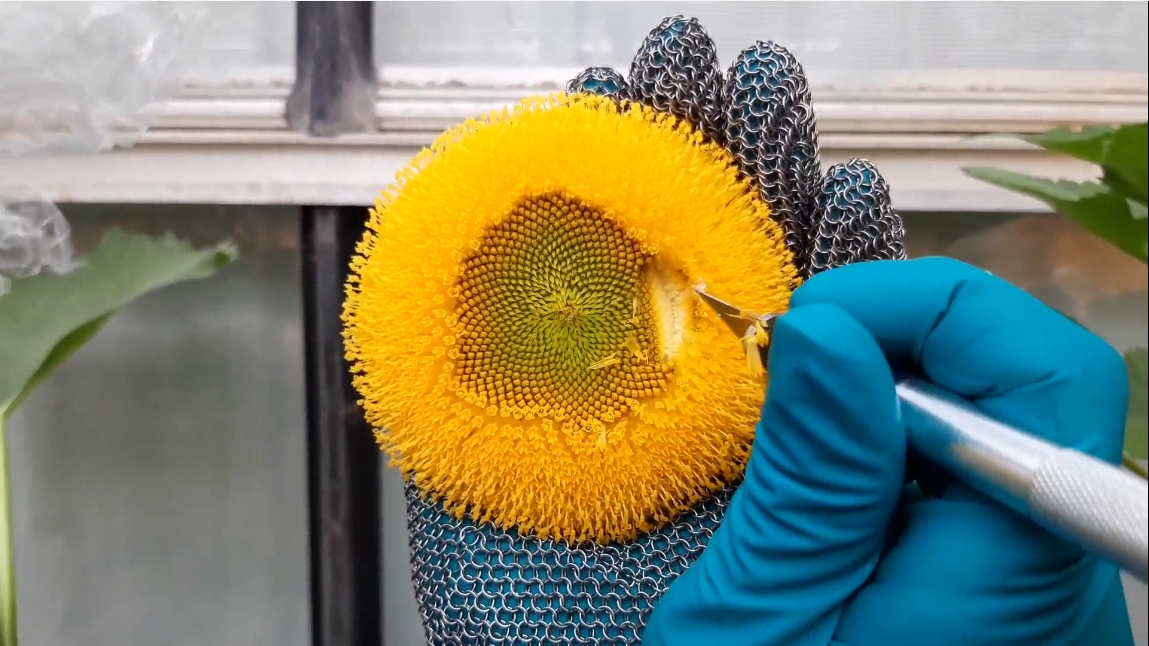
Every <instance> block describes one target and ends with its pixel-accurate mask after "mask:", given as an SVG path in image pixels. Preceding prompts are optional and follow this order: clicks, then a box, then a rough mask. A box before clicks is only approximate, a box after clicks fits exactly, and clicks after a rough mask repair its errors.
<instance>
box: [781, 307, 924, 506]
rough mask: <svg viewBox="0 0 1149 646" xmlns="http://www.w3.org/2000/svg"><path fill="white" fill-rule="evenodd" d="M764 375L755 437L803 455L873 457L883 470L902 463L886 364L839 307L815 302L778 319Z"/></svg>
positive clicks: (899, 430) (875, 346) (900, 438)
mask: <svg viewBox="0 0 1149 646" xmlns="http://www.w3.org/2000/svg"><path fill="white" fill-rule="evenodd" d="M769 375H770V385H769V388H768V390H767V396H766V402H765V404H764V406H763V416H762V423H761V425H760V429H761V430H762V431H766V435H767V437H762V436H761V435H760V436H759V437H758V441H759V442H766V443H768V444H775V443H784V444H785V445H786V446H787V447H788V448H789V450H788V451H787V452H786V454H790V453H791V452H792V451H796V450H798V449H799V447H802V448H803V451H802V452H803V453H806V452H809V453H810V454H809V455H805V456H804V458H803V459H806V460H848V461H856V460H858V459H865V460H873V461H874V464H873V467H874V468H879V469H881V470H882V472H883V473H884V472H885V470H887V469H888V467H889V466H890V465H891V464H892V465H899V466H900V465H903V464H904V460H905V436H904V431H903V429H902V426H901V422H900V417H899V413H898V406H897V401H896V397H895V394H894V379H893V375H892V373H891V370H890V367H889V364H888V363H887V362H886V358H885V356H884V355H883V354H882V351H881V349H880V348H879V347H878V344H877V343H876V342H875V341H874V339H873V337H871V336H870V334H869V332H867V331H866V329H865V328H863V327H862V325H861V324H860V323H858V322H857V321H856V320H855V319H854V318H853V317H851V316H850V314H848V313H847V312H845V311H844V310H842V309H840V308H838V307H835V306H833V305H826V304H814V305H806V306H800V307H797V308H794V309H792V310H791V311H790V312H788V313H787V314H786V315H785V316H783V317H781V318H780V319H779V320H778V323H777V325H776V327H775V330H774V335H773V339H772V349H771V356H770V363H769ZM777 428H801V429H804V430H805V432H803V433H801V434H788V435H787V436H786V437H779V435H778V433H776V432H774V431H773V430H772V429H777ZM792 466H793V467H794V468H798V466H799V465H797V464H794V465H792ZM837 466H840V467H843V468H845V467H848V466H851V465H848V464H839V465H837ZM852 466H853V467H862V465H861V464H853V465H852ZM895 484H896V486H897V487H900V486H901V484H902V483H901V482H897V483H892V484H891V486H895Z"/></svg>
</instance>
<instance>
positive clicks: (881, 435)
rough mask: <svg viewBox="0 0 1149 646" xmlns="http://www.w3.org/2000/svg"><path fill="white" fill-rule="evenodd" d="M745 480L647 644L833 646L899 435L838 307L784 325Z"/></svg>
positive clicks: (882, 501)
mask: <svg viewBox="0 0 1149 646" xmlns="http://www.w3.org/2000/svg"><path fill="white" fill-rule="evenodd" d="M772 343H773V348H774V349H773V350H772V351H771V355H770V365H769V373H770V385H769V389H768V391H767V395H766V403H765V406H764V407H763V411H762V420H761V422H760V424H759V426H758V433H757V437H756V439H755V443H754V448H753V451H752V453H751V457H750V463H749V465H748V467H747V471H746V478H745V481H744V482H743V484H742V485H741V486H740V487H739V489H738V491H737V492H736V493H735V495H734V499H733V500H732V501H731V503H730V507H729V508H728V509H727V512H726V516H725V518H724V519H723V521H722V525H721V526H720V527H719V528H718V530H717V531H716V532H715V533H714V536H713V537H712V538H711V539H710V543H709V544H708V546H707V548H706V550H705V551H704V552H703V553H702V556H701V557H700V558H699V560H698V561H697V562H696V563H695V564H694V565H693V566H691V567H690V569H688V570H687V571H686V572H685V573H684V574H683V575H682V576H681V577H679V578H678V579H677V580H676V581H675V582H674V583H673V584H671V586H670V589H669V590H668V592H667V593H666V595H665V596H663V598H662V599H661V600H660V601H659V603H658V605H656V606H655V610H654V613H653V615H652V616H651V621H650V624H649V628H648V629H647V631H646V633H645V634H644V636H643V644H684V645H685V644H690V645H694V644H738V645H739V646H753V645H754V644H771V645H772V644H793V645H798V646H801V645H819V646H824V645H825V644H827V643H828V642H829V640H830V638H831V635H832V634H833V631H834V627H835V624H836V622H837V617H838V614H839V608H840V607H841V605H842V604H843V603H845V602H846V600H847V599H849V597H850V596H851V595H852V594H854V592H855V591H856V590H857V589H858V588H859V587H860V586H861V585H862V584H863V583H864V582H865V580H866V578H867V577H868V576H869V573H870V572H871V571H872V569H873V568H874V565H875V564H876V562H877V561H878V558H879V555H880V552H881V549H882V545H883V543H884V536H885V531H886V527H887V525H888V523H889V519H890V517H891V515H892V513H893V510H894V507H895V505H896V503H897V500H898V495H899V492H900V491H901V488H902V483H903V470H904V465H905V434H904V432H903V428H902V425H901V422H900V421H899V419H898V412H897V404H896V399H895V394H894V382H893V377H892V375H891V373H890V369H889V366H888V365H887V363H886V361H885V359H884V357H883V356H882V353H881V350H880V349H879V348H878V345H877V344H876V343H875V342H874V340H873V338H871V337H870V335H869V334H868V333H867V332H866V331H865V330H864V329H863V328H862V327H861V325H859V324H858V323H857V322H856V321H854V320H853V319H852V318H851V317H850V316H849V315H848V314H846V313H845V312H844V311H842V310H841V309H838V308H836V307H824V306H818V305H815V306H810V307H799V308H795V309H792V310H790V312H788V313H787V314H786V315H784V316H783V317H781V318H780V319H778V323H777V327H776V328H775V330H774V335H773V340H772Z"/></svg>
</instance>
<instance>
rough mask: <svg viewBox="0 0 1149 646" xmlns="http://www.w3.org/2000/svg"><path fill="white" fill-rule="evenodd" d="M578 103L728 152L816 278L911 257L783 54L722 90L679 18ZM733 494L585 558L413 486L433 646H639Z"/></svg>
mask: <svg viewBox="0 0 1149 646" xmlns="http://www.w3.org/2000/svg"><path fill="white" fill-rule="evenodd" d="M567 89H568V91H569V92H583V93H593V94H599V95H605V96H609V97H613V98H615V99H617V100H620V101H621V100H625V101H630V102H636V103H640V104H643V105H645V106H648V107H650V108H652V109H654V110H655V111H658V112H665V113H670V114H673V115H675V116H676V117H678V118H681V119H684V120H686V121H689V122H690V123H691V124H693V125H694V126H696V127H698V128H699V129H700V130H701V132H702V133H704V135H705V136H706V138H707V139H708V140H710V141H712V142H714V143H718V144H720V145H723V146H724V147H725V148H726V149H727V151H729V152H730V153H731V155H732V157H733V158H734V160H735V162H736V163H737V165H738V168H739V170H740V171H741V173H742V175H743V176H744V177H746V178H747V179H748V180H749V181H750V182H752V183H753V184H754V185H755V186H757V187H758V189H759V192H760V194H761V196H762V198H763V199H764V200H765V201H766V202H767V203H768V204H769V206H770V211H771V216H772V217H773V218H774V219H775V220H777V221H778V222H779V223H780V224H781V225H782V226H783V228H784V230H785V235H786V241H787V243H788V244H789V247H790V249H791V251H792V252H793V255H794V262H795V264H796V266H797V269H798V273H799V274H800V275H801V276H802V277H803V278H805V277H807V276H810V275H813V274H816V273H818V272H820V271H823V270H826V269H830V268H833V267H837V266H841V265H843V264H846V263H851V262H863V261H867V260H878V259H900V258H904V257H905V250H904V247H903V244H902V237H903V229H902V222H901V219H900V218H899V217H898V216H897V214H896V213H895V212H894V209H893V207H892V205H891V202H890V196H889V186H888V185H887V183H886V181H885V180H884V179H883V178H882V176H881V175H880V173H879V172H878V171H877V169H876V168H874V166H873V165H871V164H870V163H869V162H866V161H863V160H853V161H851V162H849V163H847V164H835V165H833V166H830V167H829V168H828V169H826V171H825V172H823V169H822V167H821V164H820V162H819V159H818V143H817V142H818V133H817V124H816V122H815V119H814V114H813V110H812V108H811V105H810V90H809V86H808V84H807V82H806V76H805V73H804V72H803V70H802V66H801V65H800V64H799V62H798V60H797V59H796V58H795V57H794V56H793V55H792V54H791V53H790V52H789V51H787V50H786V49H785V48H784V47H782V46H780V45H778V44H777V43H773V42H758V43H756V44H753V45H750V46H749V47H747V48H745V49H744V50H742V51H741V52H740V53H739V54H738V56H737V57H736V58H735V60H734V64H733V65H731V66H730V68H729V69H728V70H727V71H726V73H725V74H724V73H723V71H722V69H721V68H720V67H719V63H718V58H717V53H716V49H715V45H714V42H713V41H712V40H711V38H710V37H709V36H708V35H707V34H706V31H705V30H704V29H703V28H702V25H701V24H699V22H698V21H697V20H695V19H687V18H684V17H682V16H674V17H670V18H666V19H664V20H662V21H661V22H660V23H659V24H658V25H657V26H656V27H655V28H654V29H652V30H651V31H650V33H649V34H648V35H647V36H646V38H645V39H644V40H643V42H642V44H641V45H640V46H639V48H638V51H637V53H636V54H635V56H634V59H633V62H632V63H631V66H630V70H629V74H628V75H627V76H626V77H625V78H624V77H623V75H621V74H619V73H618V72H616V71H615V70H612V69H609V68H605V67H592V68H589V69H587V70H585V71H584V72H582V73H581V74H579V75H578V76H577V77H576V78H575V79H574V80H572V81H571V83H570V84H569V85H568V88H567ZM734 489H735V485H734V484H731V485H730V486H727V487H725V488H723V489H721V490H719V491H716V492H715V493H714V495H713V496H712V497H710V498H707V499H705V500H703V501H702V502H700V503H699V504H697V505H696V506H695V507H694V508H693V509H692V510H690V511H689V512H687V513H685V514H683V515H681V516H680V517H678V518H676V519H675V520H674V521H673V522H671V523H669V524H666V525H664V526H662V527H660V528H659V529H657V530H656V531H653V532H650V533H647V534H643V535H641V536H639V537H638V538H637V539H636V540H634V541H632V542H629V543H618V544H610V545H594V546H587V547H579V548H572V547H569V546H567V545H565V544H563V543H557V542H555V541H551V540H537V539H535V538H532V537H530V536H525V535H522V534H518V533H514V532H507V531H503V530H501V529H498V528H497V527H495V526H493V525H492V524H490V523H475V522H472V521H471V520H470V519H457V518H454V517H453V516H452V515H451V514H449V513H448V512H447V511H446V510H444V509H443V507H442V505H438V504H433V503H431V502H429V501H428V500H426V499H425V498H424V497H423V496H422V495H421V494H420V491H419V489H418V487H416V486H414V484H412V483H410V482H409V483H408V484H407V487H406V489H405V494H406V503H407V518H408V531H409V534H410V539H411V558H412V566H413V567H412V569H413V582H414V584H415V589H416V597H417V599H418V603H419V611H420V614H421V616H422V620H423V624H424V627H425V628H426V631H427V637H428V641H429V642H430V643H431V644H435V645H440V644H444V645H446V644H451V645H456V644H458V645H463V644H467V645H469V644H540V643H542V644H577V645H578V646H590V645H594V644H602V645H604V646H605V645H610V646H623V645H632V644H637V643H638V634H639V632H640V631H641V630H642V628H643V626H644V625H645V624H646V621H647V618H648V617H649V616H650V612H651V607H652V605H653V604H654V603H655V602H656V600H657V599H658V598H659V597H660V596H661V595H662V593H663V591H664V590H665V589H666V588H667V586H668V585H669V584H670V582H671V581H673V580H674V579H675V578H676V577H678V576H679V575H680V573H682V572H683V571H686V570H687V568H689V567H690V566H691V564H692V563H694V562H695V559H696V558H697V557H698V555H699V554H701V553H703V552H704V550H705V549H706V545H707V541H708V540H709V539H710V536H711V534H712V532H713V531H714V528H715V527H717V526H718V525H719V523H721V522H722V519H723V515H724V514H725V512H726V509H727V507H728V505H729V503H730V499H731V495H732V494H733V491H734ZM685 643H688V644H691V646H694V645H695V644H698V645H699V646H708V645H709V644H710V643H711V641H709V637H707V636H705V635H704V636H703V637H702V638H701V639H699V640H697V641H690V640H687V641H686V642H685ZM734 643H736V644H738V642H737V641H735V642H734ZM769 643H782V644H785V643H786V642H785V641H782V642H769ZM738 646H741V644H738ZM883 646H898V644H896V643H894V644H889V645H883Z"/></svg>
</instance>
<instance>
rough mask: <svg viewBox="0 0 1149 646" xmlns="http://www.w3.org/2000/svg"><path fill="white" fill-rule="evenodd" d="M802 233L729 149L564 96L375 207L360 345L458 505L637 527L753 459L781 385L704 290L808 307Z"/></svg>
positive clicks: (384, 420) (646, 114) (496, 119)
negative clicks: (797, 249) (764, 376)
mask: <svg viewBox="0 0 1149 646" xmlns="http://www.w3.org/2000/svg"><path fill="white" fill-rule="evenodd" d="M796 279H797V272H796V269H795V267H794V263H793V260H792V255H791V252H790V251H789V249H788V248H787V246H786V240H785V231H784V230H783V228H782V227H781V226H780V225H778V224H777V223H776V222H775V221H774V220H773V219H771V217H770V212H769V209H768V207H767V205H766V202H765V201H764V200H763V199H762V198H761V197H760V195H759V191H758V189H757V187H756V186H755V185H754V184H753V183H752V182H751V181H749V180H748V179H747V178H745V177H744V176H743V175H742V174H741V173H740V171H739V169H738V166H737V165H736V163H735V159H734V158H733V157H732V156H731V155H730V154H729V153H728V152H727V151H726V149H725V148H723V147H721V146H719V145H717V144H715V143H713V142H711V141H710V140H709V139H708V138H707V137H704V136H703V134H702V133H701V132H699V131H697V130H696V129H695V128H694V127H692V126H691V125H690V123H689V122H688V121H685V120H680V119H679V118H676V117H674V116H672V115H669V114H666V113H660V112H656V111H654V110H652V109H650V108H648V107H645V106H643V105H641V104H637V103H629V102H625V101H624V102H617V101H613V100H611V99H610V98H605V97H597V96H586V95H572V94H556V95H552V96H546V97H535V98H530V99H527V100H525V101H523V102H522V103H520V104H518V105H517V106H515V107H514V108H512V109H509V110H505V111H501V112H498V113H492V114H488V115H486V116H484V117H482V118H479V119H475V120H471V121H468V122H467V123H465V124H463V125H462V126H460V127H458V128H456V129H454V130H452V131H449V132H447V133H445V134H444V135H443V136H441V137H440V138H439V139H438V140H437V141H436V143H435V144H434V145H433V146H432V147H431V148H430V149H429V150H427V151H425V152H424V153H422V154H421V155H419V156H418V157H417V158H416V159H415V160H414V162H413V163H412V164H411V165H410V166H409V167H408V168H407V169H406V170H405V171H403V172H402V173H400V175H399V177H398V181H397V183H396V184H395V185H394V186H392V187H391V188H390V189H388V190H387V191H386V192H385V194H384V197H383V199H381V200H380V201H379V202H378V203H377V205H376V208H375V209H374V210H373V211H372V215H371V220H370V222H369V224H368V233H367V234H366V235H365V237H364V239H363V240H362V242H361V243H360V245H359V247H358V255H357V257H356V258H355V260H354V261H353V265H352V277H351V279H350V282H349V285H348V289H347V300H346V303H345V310H344V320H345V322H346V332H345V337H346V347H347V355H348V358H349V359H350V360H351V362H352V363H353V370H354V373H355V386H356V388H357V389H358V390H359V392H360V393H361V395H362V397H363V402H362V403H363V407H364V409H365V411H366V414H367V417H368V421H369V422H370V423H371V424H372V425H373V426H374V427H375V428H377V429H379V430H378V431H377V439H378V441H379V443H380V444H381V445H382V447H383V448H384V449H385V450H386V451H387V452H388V453H389V454H390V455H391V457H392V458H393V460H394V462H395V463H396V464H397V465H398V466H399V468H400V469H401V470H402V471H403V472H404V473H405V474H406V475H407V476H408V477H409V478H411V479H412V482H413V483H414V485H415V486H416V487H417V488H418V489H419V491H421V492H422V493H423V495H425V496H427V497H429V498H431V499H434V500H436V501H440V502H441V504H443V505H444V507H445V508H446V509H447V510H449V511H450V512H451V513H452V514H454V515H456V516H457V517H464V516H469V517H470V518H472V519H474V520H476V521H479V522H487V521H490V522H493V523H494V524H495V525H496V526H498V527H500V528H502V529H504V530H516V531H518V532H520V533H524V534H528V535H532V536H535V537H538V538H544V539H545V538H553V539H561V540H564V541H567V542H571V543H579V542H588V541H589V542H597V543H609V542H612V541H627V540H630V539H633V538H634V537H636V536H637V535H639V534H643V533H647V532H650V531H652V530H654V529H656V528H658V527H661V526H663V525H665V524H666V523H668V522H670V521H671V520H672V519H674V518H676V517H677V516H679V515H680V514H681V513H683V512H685V511H686V510H688V509H690V508H691V507H693V506H694V505H696V504H697V503H698V502H699V501H700V500H702V499H703V498H705V497H706V496H708V495H709V494H712V493H714V492H716V491H718V490H719V489H722V488H723V487H725V486H727V485H729V484H731V483H732V482H734V481H736V480H737V479H738V478H739V476H740V474H741V472H742V469H743V467H744V465H745V462H746V459H747V457H748V454H749V446H750V443H751V440H752V438H753V432H754V425H755V422H756V419H757V415H758V409H759V407H760V406H761V403H762V399H763V388H762V382H761V380H760V379H759V378H757V377H756V375H755V374H754V371H753V370H752V369H751V367H748V366H747V365H746V361H745V359H744V354H743V349H742V347H741V344H740V343H739V342H738V340H737V339H735V338H733V337H730V336H728V333H727V332H726V331H725V328H723V327H722V325H721V324H720V323H719V322H718V321H717V319H716V317H715V316H714V315H713V314H711V313H710V312H709V310H708V309H706V308H705V307H704V306H703V304H702V303H701V302H699V301H698V299H697V297H696V296H695V295H694V294H693V291H692V289H691V286H692V285H693V284H695V283H697V282H699V281H705V282H706V284H707V285H708V288H710V289H711V290H713V291H714V292H715V293H719V294H722V295H723V296H724V297H725V298H729V299H732V300H736V301H737V302H744V303H753V304H755V306H757V307H760V308H761V309H762V310H763V311H769V312H780V311H784V310H785V309H786V307H787V304H788V301H789V295H790V290H791V287H792V285H793V284H794V283H795V282H796Z"/></svg>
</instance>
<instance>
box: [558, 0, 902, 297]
mask: <svg viewBox="0 0 1149 646" xmlns="http://www.w3.org/2000/svg"><path fill="white" fill-rule="evenodd" d="M567 91H568V92H588V93H593V94H599V95H605V96H610V97H614V98H617V99H618V100H620V101H622V100H628V101H637V102H639V103H643V104H645V105H648V106H650V107H652V108H654V109H655V110H659V111H662V112H668V113H670V114H673V115H675V116H677V117H679V118H682V119H686V120H688V121H690V122H691V123H693V124H695V125H696V126H698V127H699V128H700V129H701V130H702V132H703V133H705V134H706V136H707V137H709V138H710V139H711V140H713V141H715V142H719V143H722V144H723V145H725V146H726V148H727V150H729V151H730V152H731V154H732V155H733V156H734V157H735V158H736V159H737V160H738V161H739V162H740V166H741V168H742V171H743V172H744V173H745V174H746V175H747V176H748V177H750V178H751V179H752V180H753V181H754V182H755V183H757V185H758V186H759V189H760V191H761V193H762V197H763V199H764V200H765V201H766V202H767V204H769V205H770V208H771V210H772V212H773V215H774V218H775V219H776V220H777V221H778V222H780V223H781V224H782V225H783V226H784V227H785V228H786V234H787V242H788V243H789V245H790V248H791V250H792V251H793V253H794V256H795V259H796V261H797V263H798V267H799V269H800V273H801V274H802V275H803V276H805V277H809V276H812V275H813V274H816V273H818V272H820V271H824V270H826V269H832V268H834V267H838V266H841V265H845V264H847V263H851V262H860V261H866V260H900V259H904V258H905V249H904V247H903V244H902V237H903V231H902V222H901V219H900V218H899V217H898V215H897V214H896V213H895V212H894V209H893V206H891V204H890V194H889V186H888V185H887V184H886V180H885V179H883V178H882V176H881V174H880V173H878V170H877V169H876V168H874V166H873V165H872V164H870V163H869V162H867V161H865V160H860V159H855V160H852V161H850V162H849V163H847V164H835V165H834V166H831V167H830V168H829V169H828V170H827V171H826V173H825V174H824V175H823V173H822V168H821V165H820V164H819V161H818V127H817V123H816V121H815V119H814V111H813V109H812V108H811V106H810V88H809V85H808V83H807V82H806V74H805V72H803V71H802V65H801V64H800V63H799V62H798V59H796V58H794V55H793V54H791V53H790V52H789V51H787V50H786V49H785V48H784V47H782V46H781V45H779V44H777V43H774V42H770V41H759V42H758V43H757V44H755V45H753V46H751V47H747V48H746V49H744V50H742V52H741V53H739V54H738V57H737V58H736V59H735V61H734V64H733V65H731V66H730V69H729V70H727V72H726V75H725V76H723V75H722V72H721V71H720V69H719V66H718V57H717V54H716V52H715V47H714V41H713V40H711V39H710V36H708V35H707V33H706V31H705V30H704V29H703V28H702V25H700V24H699V23H698V21H697V20H695V19H693V18H691V19H686V18H683V17H682V16H675V17H672V18H666V19H664V20H663V21H662V22H661V23H660V24H659V25H658V27H655V28H654V30H653V31H651V32H650V35H648V36H647V37H646V41H645V42H643V44H642V48H641V49H639V51H638V54H637V55H636V56H635V57H634V61H633V62H632V63H631V66H630V75H629V78H623V77H622V75H621V74H619V73H618V72H616V71H615V70H613V69H610V68H608V67H592V68H589V69H587V70H585V71H583V72H582V73H581V74H579V75H578V76H577V77H576V78H575V79H574V80H573V81H571V82H570V84H569V85H568V86H567Z"/></svg>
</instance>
